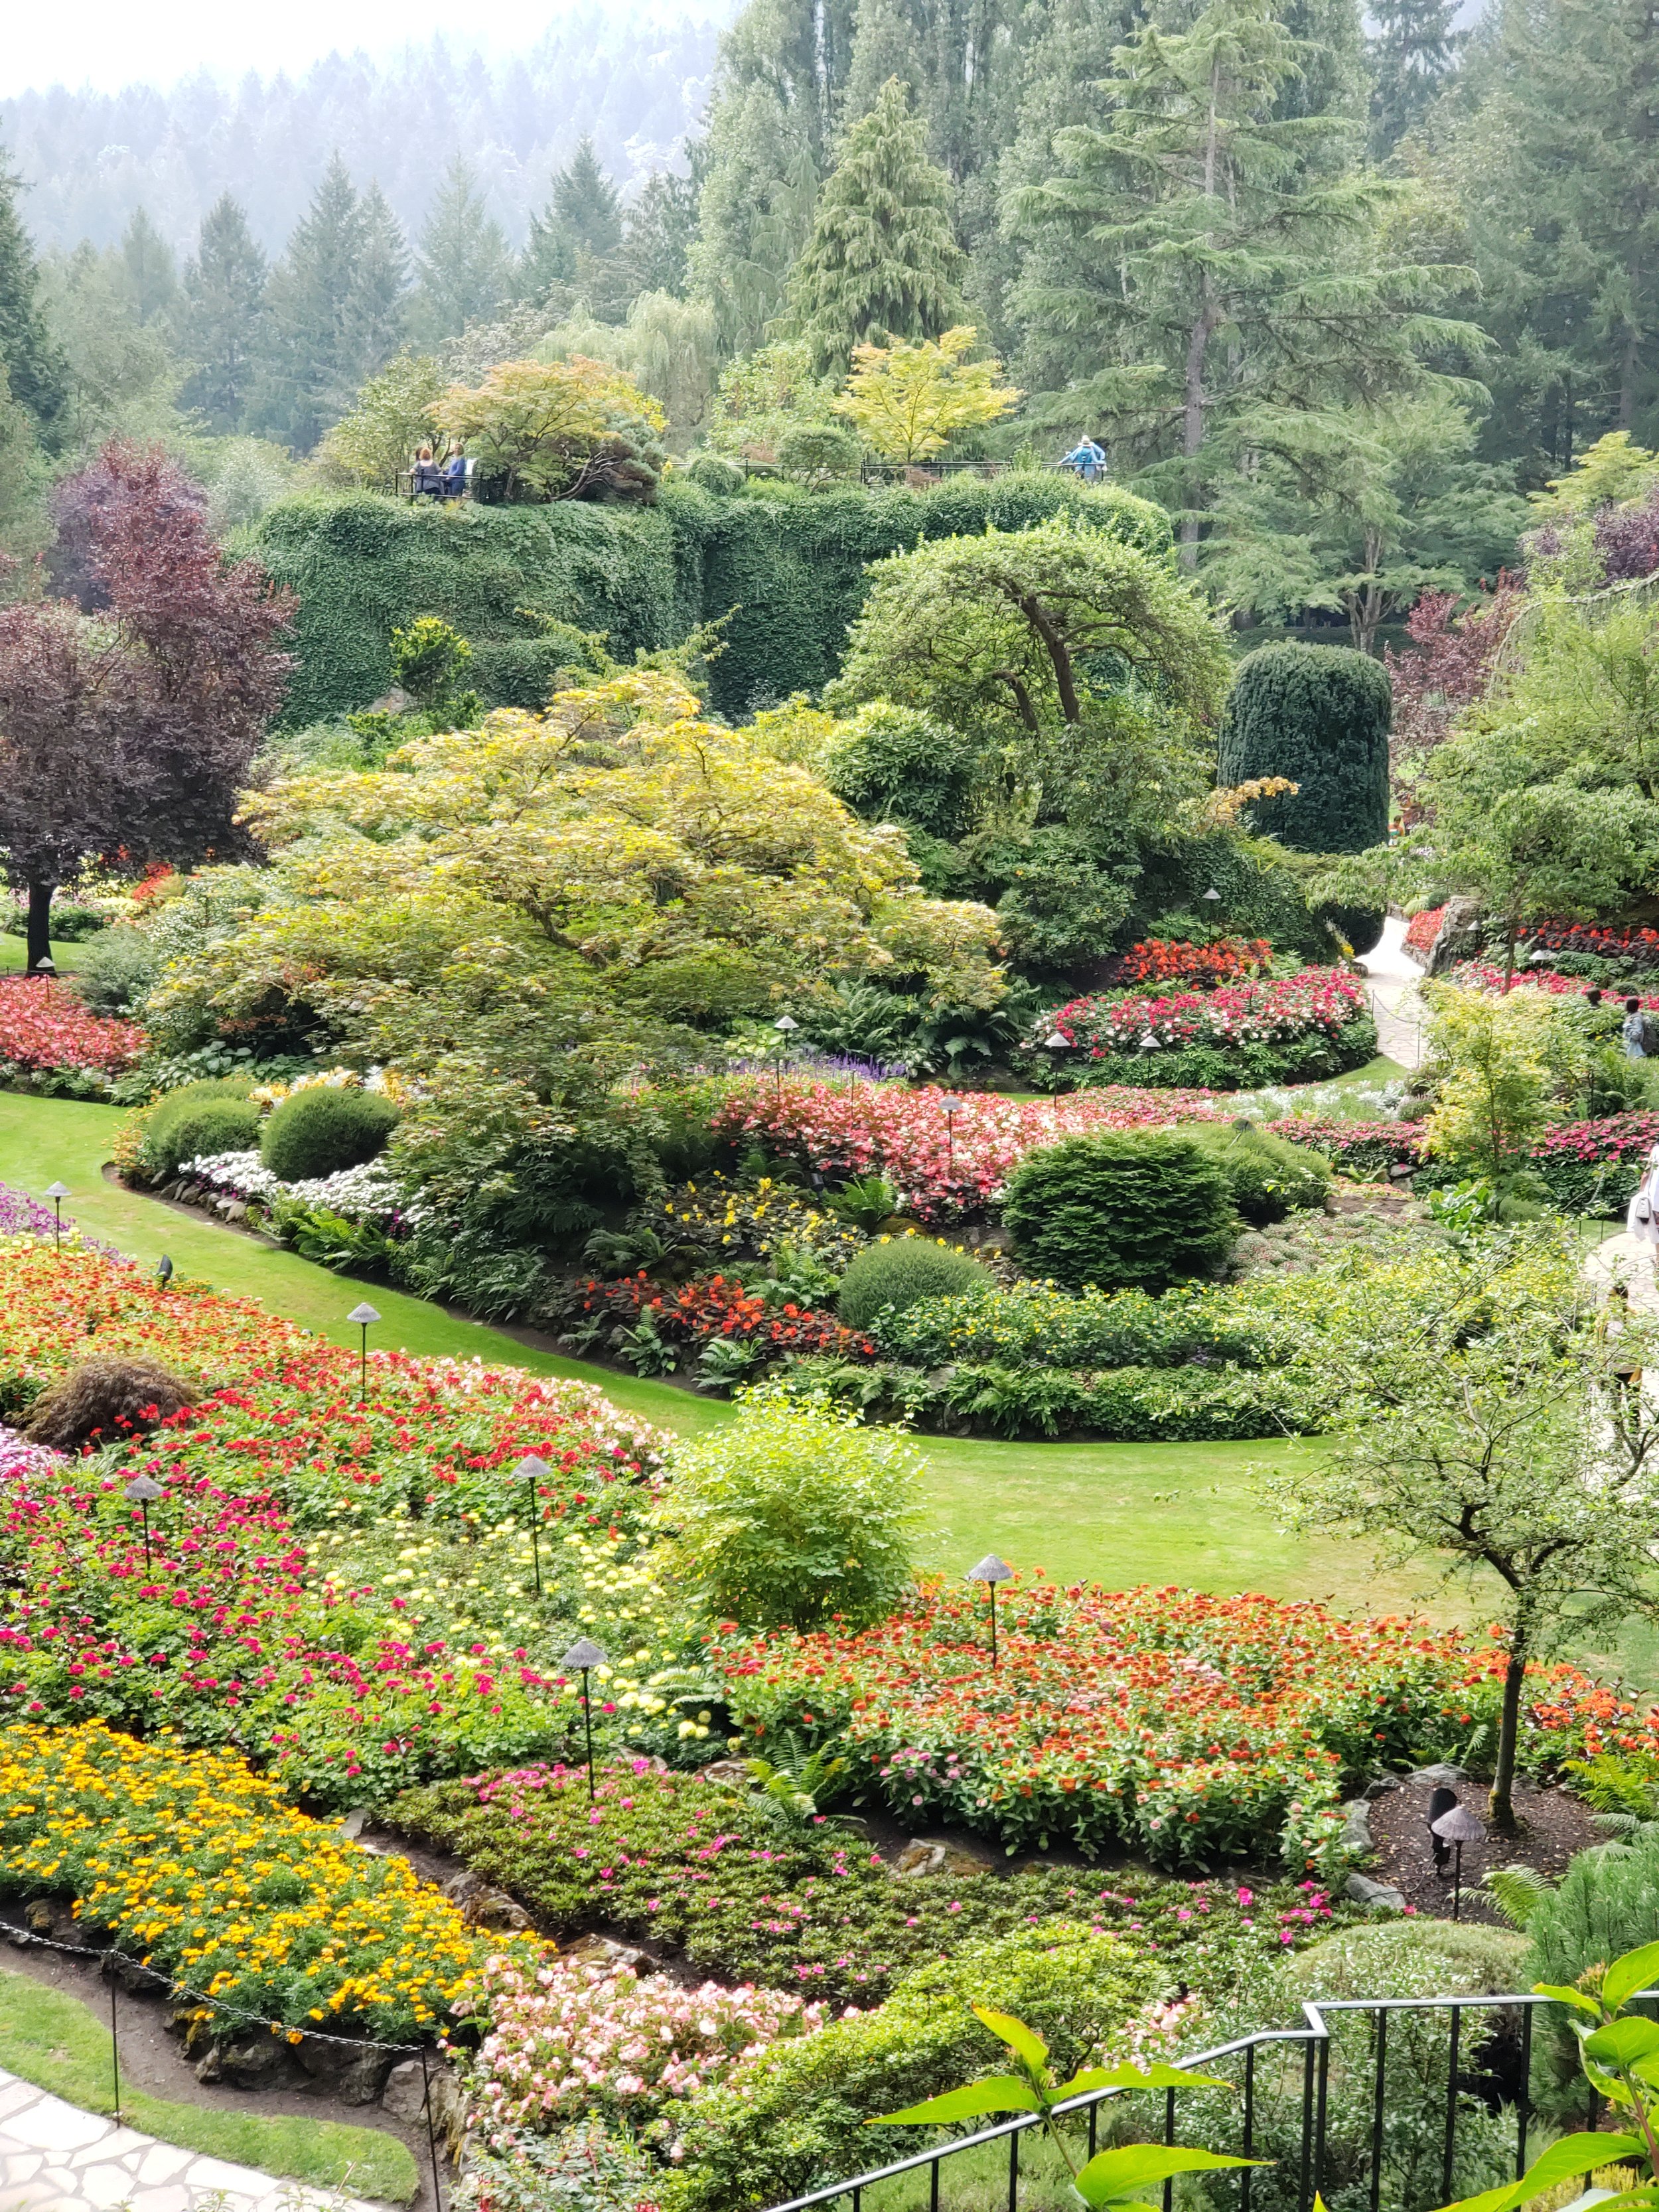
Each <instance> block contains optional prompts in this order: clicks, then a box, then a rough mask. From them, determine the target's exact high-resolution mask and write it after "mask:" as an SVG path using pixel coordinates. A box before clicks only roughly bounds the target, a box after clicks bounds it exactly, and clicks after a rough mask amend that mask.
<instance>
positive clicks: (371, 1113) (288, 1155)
mask: <svg viewBox="0 0 1659 2212" xmlns="http://www.w3.org/2000/svg"><path fill="white" fill-rule="evenodd" d="M397 1124H398V1109H397V1108H396V1107H395V1106H392V1105H389V1104H388V1103H387V1102H386V1100H385V1099H384V1098H379V1097H376V1096H375V1095H374V1092H373V1091H334V1090H331V1089H330V1088H328V1087H327V1086H326V1085H316V1086H315V1087H314V1088H313V1089H312V1090H309V1091H295V1092H294V1093H293V1094H292V1095H291V1096H290V1097H287V1098H284V1099H283V1103H282V1104H281V1105H280V1106H279V1107H278V1108H277V1109H276V1112H275V1113H274V1114H273V1115H271V1116H270V1120H269V1121H267V1122H266V1123H265V1128H264V1137H263V1139H261V1141H260V1145H259V1158H260V1159H261V1160H262V1161H263V1162H264V1164H265V1166H266V1167H268V1168H269V1169H270V1172H271V1173H272V1175H274V1176H281V1178H282V1180H283V1182H307V1181H309V1180H310V1179H311V1178H312V1177H313V1176H331V1175H338V1174H339V1172H340V1170H342V1169H343V1168H357V1167H362V1164H363V1163H364V1162H365V1161H366V1160H372V1159H374V1158H377V1157H378V1156H379V1155H380V1153H381V1152H384V1151H385V1150H386V1139H387V1138H388V1137H390V1135H391V1134H392V1130H393V1129H394V1128H395V1127H397Z"/></svg>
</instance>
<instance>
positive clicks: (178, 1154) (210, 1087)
mask: <svg viewBox="0 0 1659 2212" xmlns="http://www.w3.org/2000/svg"><path fill="white" fill-rule="evenodd" d="M252 1088H253V1080H252V1077H251V1076H246V1075H223V1076H216V1077H213V1078H210V1079H204V1080H203V1081H202V1082H199V1083H181V1084H180V1085H179V1088H178V1089H177V1090H176V1091H167V1093H166V1094H165V1096H164V1097H161V1098H158V1099H157V1100H156V1102H155V1105H153V1106H152V1107H151V1108H150V1109H149V1111H148V1112H147V1113H146V1114H145V1115H144V1117H143V1132H142V1134H141V1136H140V1139H139V1146H138V1165H139V1167H140V1168H141V1169H142V1170H143V1173H144V1174H145V1175H147V1176H149V1178H150V1179H151V1181H152V1182H167V1180H168V1179H169V1178H170V1177H171V1176H175V1175H177V1174H178V1172H179V1164H180V1162H181V1161H184V1160H188V1159H194V1158H196V1157H197V1155H198V1154H199V1153H200V1152H202V1150H203V1147H202V1146H200V1145H199V1144H197V1142H196V1137H197V1130H196V1128H195V1127H193V1126H190V1125H193V1124H194V1123H195V1122H197V1121H198V1120H199V1118H200V1116H201V1115H203V1114H204V1112H205V1111H206V1110H207V1109H208V1108H209V1107H210V1106H222V1105H234V1106H241V1107H243V1108H245V1109H246V1113H247V1115H248V1116H250V1117H251V1118H250V1119H248V1120H246V1121H241V1122H239V1123H238V1124H237V1125H236V1126H237V1127H238V1128H239V1129H240V1130H241V1131H242V1132H243V1133H242V1134H241V1135H240V1138H239V1139H238V1140H237V1141H236V1142H235V1143H233V1144H222V1145H218V1146H213V1147H211V1148H210V1149H213V1150H216V1151H218V1152H247V1151H249V1150H250V1149H252V1148H253V1147H255V1146H258V1142H259V1116H258V1112H257V1110H256V1109H254V1108H253V1107H252V1105H250V1104H249V1103H248V1095H247V1094H248V1092H249V1091H251V1090H252Z"/></svg>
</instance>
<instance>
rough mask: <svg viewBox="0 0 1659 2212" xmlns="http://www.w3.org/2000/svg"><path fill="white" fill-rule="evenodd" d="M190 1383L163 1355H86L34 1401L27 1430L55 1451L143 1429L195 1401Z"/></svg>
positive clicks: (32, 1440) (33, 1438)
mask: <svg viewBox="0 0 1659 2212" xmlns="http://www.w3.org/2000/svg"><path fill="white" fill-rule="evenodd" d="M191 1395H192V1393H191V1387H190V1385H189V1384H188V1383H185V1382H184V1381H182V1380H181V1379H180V1378H179V1376H177V1375H174V1374H173V1372H172V1371H171V1370H170V1369H167V1368H166V1367H163V1366H162V1365H161V1362H160V1361H159V1360H155V1359H143V1358H137V1357H134V1356H132V1355H130V1354H128V1355H124V1356H122V1357H121V1358H109V1359H83V1360H82V1362H81V1364H80V1365H79V1366H78V1367H71V1368H70V1371H69V1373H68V1374H67V1375H62V1376H59V1377H58V1380H57V1382H56V1383H53V1384H52V1388H51V1389H49V1390H47V1391H46V1392H45V1393H44V1394H43V1395H41V1396H40V1397H39V1398H37V1399H36V1400H35V1401H34V1407H33V1412H32V1413H31V1415H30V1418H29V1425H28V1427H27V1430H26V1431H24V1433H25V1434H26V1435H27V1437H28V1440H29V1442H30V1443H33V1444H45V1445H46V1448H47V1449H48V1450H50V1451H60V1452H73V1451H79V1450H81V1449H82V1447H83V1446H84V1445H86V1444H88V1443H91V1442H93V1441H94V1440H96V1441H98V1442H100V1443H115V1442H117V1441H118V1439H119V1438H120V1437H125V1436H132V1435H135V1434H137V1435H143V1434H145V1433H147V1432H148V1431H149V1430H151V1429H153V1428H155V1426H156V1425H158V1424H159V1423H160V1422H162V1421H165V1420H167V1419H170V1418H171V1416H172V1415H173V1414H174V1413H178V1412H179V1409H180V1407H185V1406H187V1405H189V1404H190V1402H191Z"/></svg>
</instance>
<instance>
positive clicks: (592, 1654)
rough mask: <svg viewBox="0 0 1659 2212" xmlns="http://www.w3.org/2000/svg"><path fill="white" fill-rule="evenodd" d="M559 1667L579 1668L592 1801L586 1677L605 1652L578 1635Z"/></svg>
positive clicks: (590, 1716) (601, 1661)
mask: <svg viewBox="0 0 1659 2212" xmlns="http://www.w3.org/2000/svg"><path fill="white" fill-rule="evenodd" d="M559 1664H560V1666H561V1667H574V1668H578V1669H580V1674H581V1678H582V1731H583V1734H584V1735H586V1738H587V1802H588V1803H589V1804H590V1805H591V1804H592V1802H593V1707H592V1702H591V1700H590V1699H589V1697H588V1694H587V1677H588V1674H589V1673H590V1672H591V1671H592V1668H595V1667H603V1666H604V1664H605V1653H604V1652H603V1651H602V1650H600V1648H599V1645H598V1644H595V1643H594V1641H593V1639H592V1637H589V1636H579V1637H578V1638H576V1641H575V1642H574V1644H572V1645H571V1647H570V1649H569V1650H568V1651H567V1652H566V1653H565V1655H564V1656H563V1658H562V1659H561V1660H560V1662H559Z"/></svg>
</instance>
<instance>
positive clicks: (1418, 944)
mask: <svg viewBox="0 0 1659 2212" xmlns="http://www.w3.org/2000/svg"><path fill="white" fill-rule="evenodd" d="M1445 915H1446V909H1445V908H1444V907H1443V906H1431V907H1425V908H1424V909H1423V911H1422V913H1421V914H1414V915H1413V916H1412V918H1411V921H1409V923H1408V924H1407V928H1406V950H1407V952H1409V953H1410V954H1411V956H1412V957H1413V960H1417V961H1426V960H1427V958H1428V957H1429V955H1430V953H1431V951H1433V950H1434V940H1435V939H1436V938H1437V937H1438V936H1439V934H1440V925H1441V923H1442V922H1443V921H1444V920H1445Z"/></svg>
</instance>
